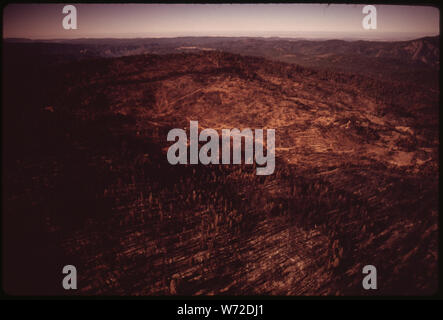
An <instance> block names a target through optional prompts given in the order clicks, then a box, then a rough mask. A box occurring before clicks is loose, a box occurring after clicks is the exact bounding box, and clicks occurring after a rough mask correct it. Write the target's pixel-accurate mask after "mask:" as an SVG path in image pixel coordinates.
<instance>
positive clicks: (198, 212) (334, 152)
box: [3, 44, 439, 295]
mask: <svg viewBox="0 0 443 320" xmlns="http://www.w3.org/2000/svg"><path fill="white" fill-rule="evenodd" d="M282 45H283V44H282ZM14 50H17V48H12V49H11V50H10V51H6V52H5V53H6V54H5V60H6V61H8V63H7V64H5V65H4V78H3V80H4V87H3V90H4V93H5V94H4V98H3V105H4V107H3V113H4V117H3V119H4V120H3V123H4V128H5V129H4V159H3V160H4V164H3V184H4V194H3V199H4V204H3V217H4V221H3V222H4V224H3V226H4V242H5V251H4V260H3V261H4V269H3V270H4V273H5V274H6V275H10V276H9V277H8V279H4V283H5V288H6V289H7V290H9V291H10V292H16V293H23V292H25V293H51V294H54V293H57V294H58V293H64V292H63V291H62V288H61V285H60V283H61V279H62V274H61V268H62V266H64V265H66V264H73V265H75V266H76V267H77V270H78V277H79V290H77V293H78V294H87V295H97V294H107V295H109V294H113V295H263V294H264V295H269V294H270V295H350V294H352V295H369V294H377V295H379V294H381V295H383V294H401V295H403V294H420V295H421V294H431V293H433V292H435V290H436V288H437V282H438V279H437V258H438V257H437V247H438V239H437V237H438V223H437V222H438V221H437V220H438V164H439V159H438V148H439V137H438V126H439V122H438V116H439V113H438V110H439V89H438V82H437V81H436V80H435V79H437V77H438V65H437V64H436V63H432V64H429V65H428V64H426V63H427V62H426V61H425V62H424V61H421V62H410V61H408V62H405V64H400V62H398V61H397V62H396V63H398V64H397V68H398V69H400V70H402V72H404V73H405V74H407V70H408V69H407V67H405V66H408V65H413V66H414V68H423V70H427V71H426V72H427V73H426V79H427V81H423V82H415V83H412V82H411V79H415V78H414V77H416V75H415V74H413V73H411V74H410V77H409V78H407V77H405V79H404V81H401V80H398V79H395V71H392V72H391V71H390V69H389V70H388V71H386V72H391V73H390V74H391V75H392V77H391V76H386V77H384V78H383V77H382V78H380V77H372V76H371V72H352V73H351V72H349V70H343V71H339V70H331V69H330V68H310V67H306V66H300V65H298V64H291V63H285V62H281V61H271V60H267V59H266V58H263V57H251V56H247V55H239V54H234V53H227V52H222V51H219V50H197V51H195V50H194V51H193V52H186V53H184V52H181V53H175V54H171V53H166V54H161V55H160V54H143V55H134V56H127V57H116V58H103V57H89V58H87V59H81V60H75V59H74V60H72V61H61V62H60V61H58V60H54V59H51V58H48V57H47V56H45V55H41V56H38V57H36V58H35V59H24V58H23V57H25V54H23V53H21V55H20V54H17V52H22V51H14ZM437 50H438V48H437ZM334 52H336V51H334ZM8 53H11V54H9V55H8ZM434 53H435V52H434ZM334 54H335V53H334ZM339 54H342V53H341V52H339ZM340 57H343V55H341V56H340ZM426 57H427V59H428V60H427V61H429V59H430V58H429V54H428V55H426ZM8 59H9V60H8ZM359 59H360V58H359ZM361 59H362V58H361ZM371 59H372V58H371ZM374 59H375V58H374ZM377 61H379V63H384V62H383V61H384V60H377ZM380 61H381V62H380ZM412 63H417V64H412ZM391 67H392V66H391ZM432 70H435V71H434V72H432ZM354 71H355V70H354ZM411 72H412V71H411ZM424 74H425V73H424ZM431 75H432V76H431ZM190 120H198V122H199V126H200V128H201V129H204V128H213V129H217V130H219V131H220V130H221V129H222V128H239V129H243V128H264V129H267V128H273V129H275V131H276V168H275V172H274V174H272V175H269V176H257V175H256V174H255V168H254V165H208V166H205V165H201V164H199V165H176V166H172V165H170V164H169V163H168V161H167V158H166V151H167V148H168V147H169V146H170V145H171V142H168V141H167V140H166V135H167V133H168V131H169V130H170V129H172V128H185V127H186V128H187V127H189V121H190ZM30 264H32V265H33V266H34V267H35V268H36V270H38V271H39V272H40V274H41V276H40V277H39V279H34V278H32V275H27V274H26V270H27V268H28V266H29V265H30ZM367 264H372V265H375V266H376V267H377V270H378V286H379V289H378V290H377V291H374V292H371V291H365V290H363V289H362V285H361V282H362V279H363V275H362V268H363V266H364V265H367ZM69 294H71V293H70V292H69Z"/></svg>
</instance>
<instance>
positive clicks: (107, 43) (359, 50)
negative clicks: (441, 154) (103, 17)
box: [4, 36, 440, 86]
mask: <svg viewBox="0 0 443 320" xmlns="http://www.w3.org/2000/svg"><path fill="white" fill-rule="evenodd" d="M4 43H5V47H6V48H7V49H12V50H13V51H17V52H19V53H22V52H24V51H27V52H28V53H29V54H30V53H31V52H32V54H33V55H36V54H39V55H43V56H51V57H52V59H54V60H55V61H57V60H78V59H84V58H95V57H121V56H130V55H138V54H170V53H179V52H183V53H189V52H197V51H214V50H216V51H223V52H229V53H236V54H241V55H244V56H258V57H264V58H267V59H270V60H274V61H282V62H287V63H295V64H299V65H302V66H305V67H310V68H315V69H326V70H332V71H341V72H349V73H353V74H362V75H366V76H371V77H374V78H378V79H386V78H388V79H390V80H396V81H404V80H405V78H406V80H407V79H409V80H410V81H411V82H418V83H421V84H425V85H431V86H438V70H439V67H440V44H439V43H440V37H439V36H435V37H425V38H419V39H415V40H409V41H396V42H387V41H362V40H358V41H345V40H300V39H291V38H254V37H180V38H135V39H112V38H108V39H71V40H63V39H60V40H29V39H17V38H15V39H5V40H4ZM23 49H24V50H23ZM406 73H407V74H406Z"/></svg>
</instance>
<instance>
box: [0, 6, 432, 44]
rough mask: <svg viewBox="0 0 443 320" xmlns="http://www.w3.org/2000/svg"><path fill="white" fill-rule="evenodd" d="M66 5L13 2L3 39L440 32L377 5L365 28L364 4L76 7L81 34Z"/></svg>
mask: <svg viewBox="0 0 443 320" xmlns="http://www.w3.org/2000/svg"><path fill="white" fill-rule="evenodd" d="M63 6H64V4H35V5H33V4H10V5H8V6H7V7H5V9H4V12H3V15H4V16H3V38H11V37H20V38H31V39H51V38H52V39H54V38H58V39H60V38H65V39H68V38H100V37H101V38H103V37H110V38H130V37H174V36H188V35H189V36H203V35H209V36H282V37H290V36H293V37H296V36H299V37H303V36H305V37H324V36H327V37H332V38H341V37H347V36H356V37H361V38H379V39H384V38H386V39H391V38H397V37H398V38H405V37H406V38H408V37H409V38H413V37H420V36H428V35H436V34H439V33H440V32H439V10H438V9H437V8H433V7H425V6H418V7H417V6H394V5H376V8H377V29H376V30H364V29H363V27H362V19H363V17H364V14H363V13H362V8H363V7H364V6H363V5H345V4H343V5H326V4H75V6H76V8H77V21H78V22H77V24H78V29H77V30H65V29H63V27H62V20H63V17H64V14H63V13H62V8H63Z"/></svg>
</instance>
